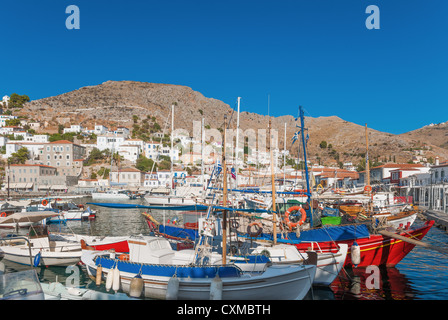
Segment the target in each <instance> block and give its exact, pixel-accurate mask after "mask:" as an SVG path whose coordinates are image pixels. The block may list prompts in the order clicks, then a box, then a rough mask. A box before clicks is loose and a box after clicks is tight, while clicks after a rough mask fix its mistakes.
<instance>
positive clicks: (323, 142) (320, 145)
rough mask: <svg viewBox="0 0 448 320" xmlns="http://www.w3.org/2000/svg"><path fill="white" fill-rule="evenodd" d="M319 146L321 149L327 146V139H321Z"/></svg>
mask: <svg viewBox="0 0 448 320" xmlns="http://www.w3.org/2000/svg"><path fill="white" fill-rule="evenodd" d="M319 147H320V148H321V149H326V148H327V141H321V143H320V144H319Z"/></svg>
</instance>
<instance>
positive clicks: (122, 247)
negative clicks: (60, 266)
mask: <svg viewBox="0 0 448 320" xmlns="http://www.w3.org/2000/svg"><path fill="white" fill-rule="evenodd" d="M51 235H52V239H57V240H64V241H73V242H77V243H80V245H81V248H82V249H84V250H99V251H102V250H114V251H115V252H119V253H128V252H129V246H128V242H127V241H128V240H129V239H132V238H133V236H90V235H83V234H75V233H73V234H67V233H57V232H52V233H51Z"/></svg>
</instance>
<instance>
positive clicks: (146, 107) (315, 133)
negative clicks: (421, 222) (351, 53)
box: [19, 81, 448, 165]
mask: <svg viewBox="0 0 448 320" xmlns="http://www.w3.org/2000/svg"><path fill="white" fill-rule="evenodd" d="M173 103H174V104H175V105H176V106H175V117H174V119H175V121H174V122H175V128H184V129H186V130H188V131H189V132H190V133H191V134H192V123H193V121H194V120H196V121H201V119H202V117H204V119H205V124H206V125H209V126H210V127H211V128H222V127H223V121H224V115H225V114H227V115H228V119H231V124H230V125H231V127H232V128H235V127H236V113H234V114H233V115H232V109H231V108H230V106H229V105H227V104H226V103H224V102H222V101H219V100H216V99H213V98H206V97H204V96H203V95H202V94H201V93H199V92H197V91H194V90H192V89H191V88H189V87H186V86H180V85H171V84H155V83H145V82H134V81H107V82H105V83H103V84H100V85H97V86H89V87H83V88H80V89H79V90H74V91H71V92H68V93H65V94H61V95H58V96H54V97H48V98H44V99H39V100H34V101H31V102H29V103H27V104H25V106H24V108H23V109H22V110H21V111H20V113H19V115H27V116H28V117H30V118H32V119H35V120H38V121H41V122H45V123H46V127H45V128H43V129H42V130H41V131H47V132H50V131H55V130H56V129H57V126H58V125H59V124H64V125H65V126H66V127H68V126H69V124H70V123H71V124H82V125H83V126H87V127H90V128H93V126H94V124H95V123H97V124H104V125H106V126H108V127H116V126H124V127H129V128H132V127H133V125H134V120H133V116H134V115H135V116H137V117H138V120H137V124H138V125H141V124H142V122H141V121H142V120H143V119H146V118H148V117H149V119H151V118H152V117H155V119H156V121H157V123H158V124H159V125H160V127H161V129H164V128H165V132H166V133H168V132H169V131H170V126H171V118H170V116H169V113H170V110H171V105H172V104H173ZM291 113H293V114H296V113H297V110H291ZM271 120H272V126H273V128H274V129H276V130H278V136H279V146H280V148H281V149H282V148H283V140H284V124H285V123H286V124H287V137H286V141H287V148H290V146H291V138H292V136H293V134H294V132H295V130H296V127H295V125H296V121H295V120H294V117H293V116H291V115H285V116H281V117H271ZM268 122H269V117H268V116H264V115H260V114H256V113H249V112H241V114H240V127H241V129H243V130H246V129H250V128H251V129H255V130H257V129H266V128H267V126H268ZM305 125H306V127H307V128H308V134H309V137H310V139H309V142H308V154H309V159H310V160H312V161H315V162H318V161H320V162H321V163H323V164H327V165H329V164H335V163H337V161H340V162H344V161H351V162H353V163H354V164H357V163H358V162H359V161H361V160H362V157H363V155H364V153H365V151H366V139H365V128H364V126H360V125H357V124H354V123H350V122H347V121H344V120H343V119H340V118H339V117H337V116H331V117H318V118H311V117H305ZM368 132H369V150H370V158H371V159H377V160H379V161H389V160H391V161H393V160H395V161H396V162H408V161H409V160H411V158H412V156H413V155H414V154H415V152H416V151H415V148H420V149H422V150H424V152H425V154H426V155H427V157H435V156H436V155H438V156H439V157H440V158H441V159H448V150H447V149H444V148H443V146H444V143H445V144H446V140H445V142H440V143H439V142H437V145H432V144H430V143H429V142H428V141H430V140H429V139H427V137H426V135H425V134H424V133H422V134H420V135H419V136H416V135H413V134H402V135H393V134H389V133H385V132H380V131H376V130H373V129H368ZM322 141H326V143H327V145H331V147H330V148H328V147H327V148H324V149H323V148H321V147H320V143H321V142H322ZM431 143H433V142H431ZM298 145H299V144H298V143H296V144H295V145H294V148H293V149H292V154H293V155H296V156H297V153H298V149H297V147H298ZM445 147H446V145H445Z"/></svg>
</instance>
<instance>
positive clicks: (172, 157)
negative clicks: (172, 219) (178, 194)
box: [170, 104, 174, 194]
mask: <svg viewBox="0 0 448 320" xmlns="http://www.w3.org/2000/svg"><path fill="white" fill-rule="evenodd" d="M173 142H174V104H172V105H171V150H170V154H171V194H173V186H174V173H173V162H174V153H173V151H174V149H173Z"/></svg>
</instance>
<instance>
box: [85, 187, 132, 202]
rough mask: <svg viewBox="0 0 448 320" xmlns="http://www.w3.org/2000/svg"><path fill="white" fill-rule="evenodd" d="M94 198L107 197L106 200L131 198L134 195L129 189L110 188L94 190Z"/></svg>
mask: <svg viewBox="0 0 448 320" xmlns="http://www.w3.org/2000/svg"><path fill="white" fill-rule="evenodd" d="M92 199H95V200H98V199H106V200H117V201H118V200H131V199H133V196H132V195H131V194H130V192H129V190H117V189H110V190H107V191H104V192H92Z"/></svg>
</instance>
